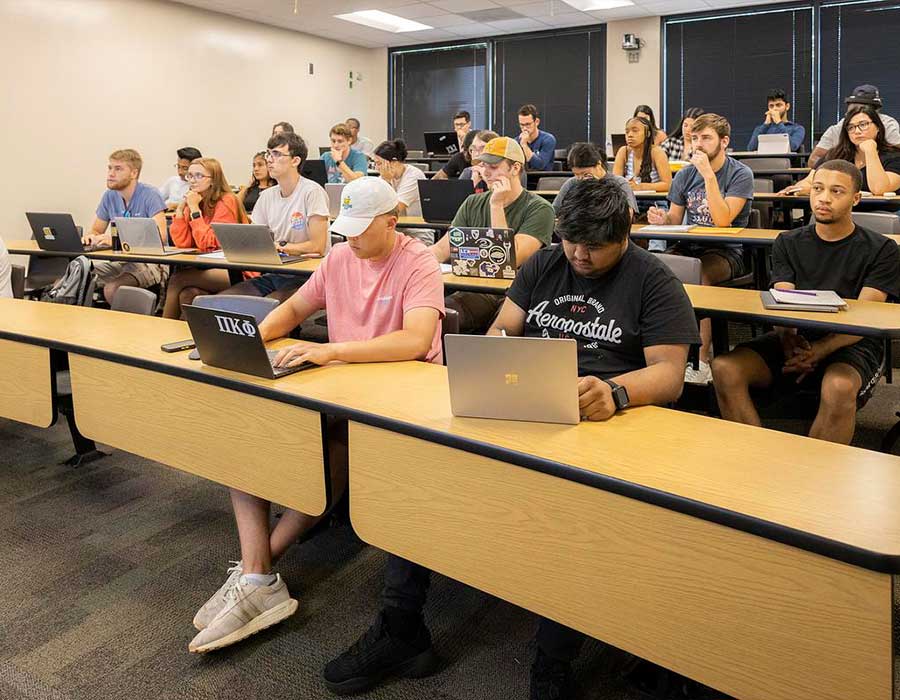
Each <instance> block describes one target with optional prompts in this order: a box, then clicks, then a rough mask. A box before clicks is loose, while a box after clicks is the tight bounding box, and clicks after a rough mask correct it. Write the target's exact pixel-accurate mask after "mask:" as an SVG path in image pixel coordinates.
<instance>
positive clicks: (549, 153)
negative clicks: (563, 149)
mask: <svg viewBox="0 0 900 700" xmlns="http://www.w3.org/2000/svg"><path fill="white" fill-rule="evenodd" d="M516 140H517V141H518V139H516ZM528 148H530V149H531V150H532V151H533V152H534V153H533V155H532V156H531V158H530V159H529V160H528V162H527V163H526V164H525V165H527V166H528V167H529V168H530V169H531V170H553V151H555V150H556V137H555V136H554V135H553V134H551V133H549V132H547V131H541V130H538V137H537V138H536V139H535V140H534V141H532V142H531V143H529V144H528Z"/></svg>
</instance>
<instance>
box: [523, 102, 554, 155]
mask: <svg viewBox="0 0 900 700" xmlns="http://www.w3.org/2000/svg"><path fill="white" fill-rule="evenodd" d="M517 117H518V120H519V130H520V132H521V133H520V134H519V145H520V146H521V147H522V151H523V152H524V153H525V166H526V167H527V168H528V170H550V169H552V168H553V153H554V151H555V150H556V137H555V136H554V135H553V134H551V133H550V132H549V131H543V130H541V129H540V128H538V127H540V125H541V117H540V115H539V114H538V110H537V107H535V106H534V105H522V106H521V107H519V113H518V114H517Z"/></svg>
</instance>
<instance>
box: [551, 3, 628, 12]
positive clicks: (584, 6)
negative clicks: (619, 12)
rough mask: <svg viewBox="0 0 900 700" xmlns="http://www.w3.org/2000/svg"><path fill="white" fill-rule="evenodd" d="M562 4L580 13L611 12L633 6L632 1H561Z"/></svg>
mask: <svg viewBox="0 0 900 700" xmlns="http://www.w3.org/2000/svg"><path fill="white" fill-rule="evenodd" d="M563 2H564V3H566V4H567V5H571V6H572V7H574V8H575V9H576V10H581V11H582V12H592V11H594V10H611V9H613V8H614V7H628V6H629V5H634V2H632V0H563Z"/></svg>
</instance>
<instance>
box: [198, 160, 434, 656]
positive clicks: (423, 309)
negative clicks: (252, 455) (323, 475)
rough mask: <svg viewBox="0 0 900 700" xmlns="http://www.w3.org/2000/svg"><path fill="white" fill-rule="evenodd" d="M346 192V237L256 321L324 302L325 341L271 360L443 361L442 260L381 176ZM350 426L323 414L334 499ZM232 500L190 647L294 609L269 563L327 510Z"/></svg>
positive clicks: (286, 321)
mask: <svg viewBox="0 0 900 700" xmlns="http://www.w3.org/2000/svg"><path fill="white" fill-rule="evenodd" d="M342 200H343V206H342V209H341V214H340V216H338V218H337V219H336V220H335V222H334V224H333V225H332V230H333V231H335V232H336V233H340V234H341V235H343V236H346V237H347V239H348V241H347V243H341V244H339V245H337V246H335V249H334V251H333V252H332V253H331V254H330V255H329V256H328V257H327V258H326V259H325V260H324V261H323V262H322V264H321V266H319V268H318V269H317V270H316V272H314V273H313V275H312V277H310V279H309V281H307V282H306V284H304V285H303V287H301V288H300V290H298V291H297V293H296V294H294V295H293V296H292V297H291V298H290V299H289V300H288V301H287V302H285V303H284V304H282V305H281V306H280V307H279V308H278V309H276V310H275V311H273V312H272V313H271V314H269V316H268V317H267V318H266V319H265V320H264V321H263V322H262V323H261V324H260V326H259V331H260V334H261V335H262V338H263V340H273V339H275V338H282V337H284V336H286V335H287V334H288V333H290V332H291V330H293V329H294V328H296V327H297V326H298V325H300V324H301V323H302V322H303V321H304V320H305V319H307V318H308V317H309V316H310V315H311V314H313V313H314V312H316V311H318V310H320V309H327V311H328V341H329V342H328V343H324V344H318V343H308V342H304V343H298V344H296V345H292V346H290V347H289V348H286V349H284V350H283V351H282V352H281V353H280V354H279V355H278V356H277V357H276V360H275V362H276V364H278V365H282V366H291V365H296V364H300V363H303V362H313V363H315V364H317V365H326V364H328V363H329V362H333V361H339V362H399V361H403V360H423V361H425V362H436V363H440V362H441V361H442V353H441V324H440V320H441V317H442V316H443V314H444V291H443V290H444V285H443V280H442V279H441V272H440V268H439V266H438V264H437V263H436V262H435V260H434V257H433V256H431V255H430V254H429V253H428V250H427V249H426V248H425V246H424V245H422V243H420V242H419V241H417V240H415V239H412V238H409V237H407V236H402V235H399V233H398V231H397V230H396V228H395V227H396V224H397V203H398V201H399V200H398V198H397V193H396V192H394V190H393V189H391V187H390V186H388V184H387V183H386V182H385V181H384V180H380V179H378V178H370V177H367V178H362V179H359V180H355V181H354V182H351V183H350V184H349V185H347V187H346V188H345V189H344V191H343V194H342ZM346 431H347V427H346V422H345V421H339V420H337V419H331V420H330V421H329V427H328V438H329V442H330V444H329V453H330V464H331V467H332V469H331V501H330V502H331V503H335V502H337V501H338V500H339V499H340V497H341V495H342V493H343V491H344V488H345V487H346V484H347V445H346V435H347V432H346ZM336 436H342V437H336ZM231 501H232V505H233V507H234V512H235V519H236V520H237V526H238V533H239V535H240V542H241V562H240V563H238V564H237V565H236V567H233V568H232V569H230V570H229V576H228V578H227V580H226V581H225V583H224V585H223V586H222V587H221V588H220V589H219V590H218V591H216V593H215V594H214V595H213V596H212V597H211V598H210V599H209V601H207V603H206V604H205V605H203V607H202V608H201V609H200V610H199V612H198V613H197V615H196V617H195V618H194V624H195V626H196V627H197V628H198V629H200V630H201V632H200V633H199V634H198V635H197V636H196V637H195V638H194V640H193V641H192V642H191V643H190V646H189V649H190V650H191V651H193V652H200V653H203V652H206V651H212V650H214V649H218V648H221V647H223V646H227V645H229V644H233V643H235V642H238V641H240V640H241V639H244V638H245V637H247V636H249V635H251V634H253V633H254V632H258V631H259V630H261V629H264V628H266V627H269V626H270V625H273V624H275V623H277V622H280V621H281V620H283V619H285V618H287V617H289V616H290V615H292V614H293V613H294V611H295V610H296V609H297V603H296V601H294V600H293V599H291V597H290V593H289V592H288V590H287V586H286V585H285V583H284V581H283V580H282V579H281V577H280V576H279V575H278V574H275V573H273V572H272V564H273V562H275V561H277V560H278V559H279V557H281V555H282V554H284V552H285V551H286V550H287V548H288V547H290V546H291V545H292V544H293V543H294V542H296V541H297V538H298V537H300V535H301V534H303V533H304V532H306V531H307V530H308V529H309V528H311V527H312V526H313V525H315V524H316V522H318V521H319V520H321V519H322V518H323V517H325V514H323V515H321V516H318V517H311V516H308V515H304V514H303V513H298V512H296V511H293V510H287V511H285V512H284V514H283V515H282V516H281V519H280V520H279V521H278V524H277V525H276V526H275V528H274V529H272V528H270V525H269V508H270V504H269V502H268V501H264V500H262V499H260V498H257V497H256V496H252V495H250V494H248V493H244V492H242V491H238V490H236V489H232V490H231Z"/></svg>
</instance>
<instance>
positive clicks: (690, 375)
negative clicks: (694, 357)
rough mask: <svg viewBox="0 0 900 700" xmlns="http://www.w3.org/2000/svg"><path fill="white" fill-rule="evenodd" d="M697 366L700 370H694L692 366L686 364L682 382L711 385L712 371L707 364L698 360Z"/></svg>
mask: <svg viewBox="0 0 900 700" xmlns="http://www.w3.org/2000/svg"><path fill="white" fill-rule="evenodd" d="M698 366H699V367H700V369H694V367H693V365H692V364H691V363H690V362H689V363H688V365H687V367H685V369H684V381H685V382H686V383H687V384H712V370H711V369H710V368H709V363H708V362H704V361H703V360H700V362H698Z"/></svg>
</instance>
